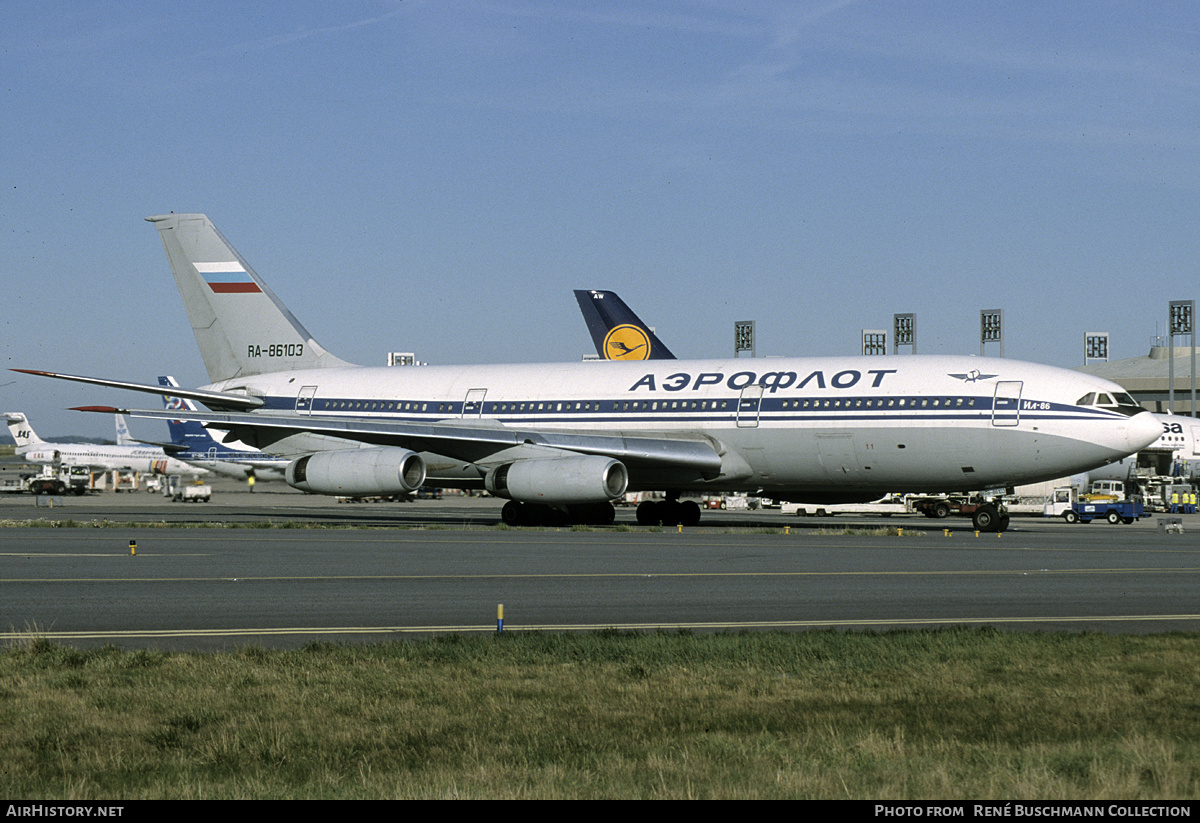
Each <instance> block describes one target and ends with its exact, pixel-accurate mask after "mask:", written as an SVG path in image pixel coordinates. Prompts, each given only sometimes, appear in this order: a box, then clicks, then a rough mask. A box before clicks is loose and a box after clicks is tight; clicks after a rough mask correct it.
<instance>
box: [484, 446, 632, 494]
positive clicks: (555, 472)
mask: <svg viewBox="0 0 1200 823" xmlns="http://www.w3.org/2000/svg"><path fill="white" fill-rule="evenodd" d="M628 485H629V472H628V471H627V470H626V469H625V466H624V464H623V463H621V462H620V461H619V460H614V459H613V458H611V457H600V456H590V457H589V456H585V455H580V456H579V457H548V458H536V459H529V460H518V461H516V462H515V463H506V464H504V465H503V466H500V467H499V468H496V469H492V470H491V471H489V472H488V473H487V476H486V477H484V486H485V487H486V488H487V490H488V491H489V492H491V493H492V494H494V495H496V496H497V497H508V498H511V499H513V500H518V501H520V502H522V503H564V504H570V503H606V502H608V501H609V500H612V499H613V498H614V497H620V496H621V495H623V494H624V493H625V487H626V486H628Z"/></svg>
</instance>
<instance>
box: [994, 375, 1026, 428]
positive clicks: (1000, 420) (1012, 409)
mask: <svg viewBox="0 0 1200 823" xmlns="http://www.w3.org/2000/svg"><path fill="white" fill-rule="evenodd" d="M1023 385H1024V384H1023V383H1022V382H1021V381H1020V380H1001V381H1000V382H999V383H997V384H996V397H995V400H994V401H993V403H992V425H993V426H1015V425H1017V424H1018V423H1020V422H1021V387H1022V386H1023Z"/></svg>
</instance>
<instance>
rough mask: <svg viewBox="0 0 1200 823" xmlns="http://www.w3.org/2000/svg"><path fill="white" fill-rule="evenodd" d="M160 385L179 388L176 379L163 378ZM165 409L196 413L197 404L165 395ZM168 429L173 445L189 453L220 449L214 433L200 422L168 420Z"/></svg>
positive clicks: (159, 382)
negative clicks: (181, 447)
mask: <svg viewBox="0 0 1200 823" xmlns="http://www.w3.org/2000/svg"><path fill="white" fill-rule="evenodd" d="M158 385H160V386H163V387H165V388H179V383H177V382H176V381H175V378H174V377H171V376H162V377H159V378H158ZM163 408H164V409H178V410H181V411H189V412H192V411H196V410H197V409H196V404H195V403H193V402H192V401H191V400H188V399H187V398H184V397H174V396H172V395H170V394H164V395H163ZM167 429H168V430H169V431H170V433H171V444H172V445H173V446H183V447H185V448H186V449H187V451H191V452H205V451H208V450H209V449H210V448H213V447H218V448H219V447H220V444H219V443H217V441H216V439H215V438H214V437H213V436H212V433H211V432H209V430H208V429H206V428H204V424H203V423H201V422H200V421H199V420H168V421H167Z"/></svg>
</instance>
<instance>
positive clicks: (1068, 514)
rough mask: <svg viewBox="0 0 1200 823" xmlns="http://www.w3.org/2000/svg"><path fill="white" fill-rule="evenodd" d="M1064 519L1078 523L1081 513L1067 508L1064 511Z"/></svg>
mask: <svg viewBox="0 0 1200 823" xmlns="http://www.w3.org/2000/svg"><path fill="white" fill-rule="evenodd" d="M1063 520H1066V521H1067V522H1068V523H1078V522H1079V515H1078V514H1076V513H1075V512H1074V511H1072V510H1071V509H1067V510H1066V511H1065V512H1063Z"/></svg>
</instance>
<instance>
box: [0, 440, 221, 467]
mask: <svg viewBox="0 0 1200 823" xmlns="http://www.w3.org/2000/svg"><path fill="white" fill-rule="evenodd" d="M16 454H17V456H18V457H21V458H23V459H24V460H27V461H28V462H30V463H38V464H43V465H56V466H59V465H61V466H80V467H86V468H90V469H95V470H97V471H113V470H117V471H135V472H142V473H147V474H203V473H204V470H203V469H198V468H196V467H195V466H189V465H188V464H187V463H183V462H181V461H179V460H176V459H175V458H173V457H168V456H167V454H166V453H165V452H164V451H163V450H162V449H160V448H155V447H154V446H98V445H95V446H94V445H91V444H88V443H46V442H41V443H33V444H30V445H28V446H22V447H19V448H18V449H17V450H16Z"/></svg>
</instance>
